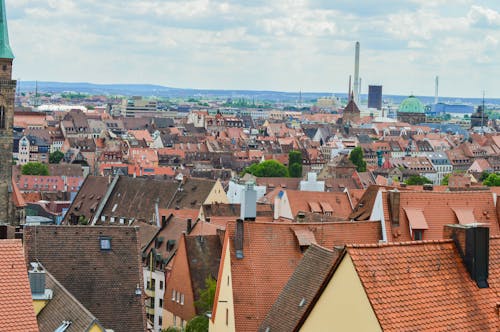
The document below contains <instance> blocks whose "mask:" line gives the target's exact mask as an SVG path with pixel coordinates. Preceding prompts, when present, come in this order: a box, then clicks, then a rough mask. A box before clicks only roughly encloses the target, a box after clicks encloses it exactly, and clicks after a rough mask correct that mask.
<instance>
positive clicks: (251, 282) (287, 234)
mask: <svg viewBox="0 0 500 332" xmlns="http://www.w3.org/2000/svg"><path fill="white" fill-rule="evenodd" d="M235 226H236V223H235V222H229V223H228V224H227V227H226V237H228V239H226V241H228V244H229V250H230V254H231V275H232V287H233V297H234V311H235V321H236V330H237V331H255V330H257V328H258V327H259V325H260V324H261V323H262V320H263V319H264V318H265V316H266V315H267V312H268V311H269V309H270V308H271V306H272V305H273V303H274V302H275V301H276V299H277V298H278V295H279V294H280V292H281V290H282V288H283V286H284V285H285V284H286V283H287V281H288V279H289V278H290V276H291V275H292V273H293V272H294V271H295V268H296V267H297V265H298V263H299V261H300V259H301V258H302V256H303V253H302V249H303V248H301V247H300V245H299V242H298V240H297V237H296V234H295V232H294V231H295V230H306V231H309V232H311V233H312V234H314V237H315V239H316V242H317V244H318V245H320V246H323V247H325V248H328V249H333V248H334V247H335V246H338V245H344V244H346V243H354V242H356V243H361V242H362V243H377V242H378V241H379V240H380V222H371V221H369V222H361V223H360V222H342V223H341V222H333V223H326V222H325V223H307V224H297V223H294V224H289V223H259V222H244V237H243V238H244V240H243V257H244V258H243V259H237V258H236V251H235V248H234V237H235V231H236V227H235ZM216 306H217V305H216V304H215V311H214V314H215V315H216V314H217V309H216Z"/></svg>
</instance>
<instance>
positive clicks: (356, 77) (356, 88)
mask: <svg viewBox="0 0 500 332" xmlns="http://www.w3.org/2000/svg"><path fill="white" fill-rule="evenodd" d="M359 83H360V82H359V42H356V51H355V55H354V88H353V92H354V102H355V103H356V104H357V105H359Z"/></svg>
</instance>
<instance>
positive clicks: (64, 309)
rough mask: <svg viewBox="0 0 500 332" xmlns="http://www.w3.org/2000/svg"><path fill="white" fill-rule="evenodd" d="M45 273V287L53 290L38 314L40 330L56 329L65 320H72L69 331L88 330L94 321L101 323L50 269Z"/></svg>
mask: <svg viewBox="0 0 500 332" xmlns="http://www.w3.org/2000/svg"><path fill="white" fill-rule="evenodd" d="M45 273H46V279H45V280H46V281H45V288H47V289H50V290H52V299H50V301H48V302H47V304H46V305H45V307H44V308H43V310H42V311H41V312H40V313H39V314H38V316H37V321H38V326H39V327H40V332H53V331H56V329H57V328H58V327H59V326H61V324H62V323H63V321H71V325H70V326H69V327H68V329H67V330H66V331H67V332H80V331H87V329H88V328H89V327H91V326H92V325H93V324H94V323H96V324H99V322H98V320H97V318H96V317H95V316H94V315H93V314H92V313H91V312H90V311H88V310H87V308H85V307H84V306H83V305H82V304H81V303H80V302H79V301H78V300H77V299H76V298H75V297H74V296H73V295H71V293H70V292H68V290H67V289H66V288H64V286H63V285H61V283H59V282H58V281H57V280H56V279H55V278H54V277H53V276H52V275H51V274H50V273H49V272H48V271H46V272H45Z"/></svg>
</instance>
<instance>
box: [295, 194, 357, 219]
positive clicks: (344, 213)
mask: <svg viewBox="0 0 500 332" xmlns="http://www.w3.org/2000/svg"><path fill="white" fill-rule="evenodd" d="M286 195H287V197H288V201H289V203H290V208H291V211H292V215H293V216H296V215H297V213H299V212H300V211H302V212H310V211H311V212H317V211H316V210H318V211H319V212H321V206H320V202H323V204H325V203H328V205H329V209H333V213H332V215H333V216H335V217H339V218H342V219H344V220H347V218H348V217H349V215H350V214H351V212H352V208H351V203H350V201H349V197H348V196H347V193H344V192H315V191H298V190H286ZM313 209H314V211H313Z"/></svg>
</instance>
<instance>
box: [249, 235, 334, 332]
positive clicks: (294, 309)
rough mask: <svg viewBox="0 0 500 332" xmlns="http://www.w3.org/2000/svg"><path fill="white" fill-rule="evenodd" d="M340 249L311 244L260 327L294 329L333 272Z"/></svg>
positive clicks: (280, 329)
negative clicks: (332, 249) (335, 249)
mask: <svg viewBox="0 0 500 332" xmlns="http://www.w3.org/2000/svg"><path fill="white" fill-rule="evenodd" d="M337 257H338V251H331V250H328V249H325V248H323V247H320V246H317V245H314V244H313V245H311V246H310V247H309V249H307V251H306V252H305V254H304V257H302V259H301V261H300V263H299V265H297V268H296V269H295V271H294V272H293V274H292V276H291V277H290V279H289V280H288V282H287V283H286V285H285V286H284V287H283V290H282V292H281V293H280V295H279V296H278V298H277V300H276V302H274V304H273V306H272V307H271V309H270V310H269V312H268V314H267V316H266V318H265V319H264V321H263V322H262V324H261V325H260V327H259V331H266V329H267V328H270V330H271V331H293V330H294V329H295V327H296V326H297V324H298V323H299V321H300V319H301V318H302V316H303V315H304V313H305V312H306V309H307V307H308V305H309V304H310V303H311V302H312V300H313V298H314V296H315V295H316V293H317V292H318V291H319V289H320V288H321V286H322V284H323V282H324V281H325V279H326V277H327V275H328V273H329V272H330V270H331V268H332V266H333V264H334V263H335V260H336V259H337Z"/></svg>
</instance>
